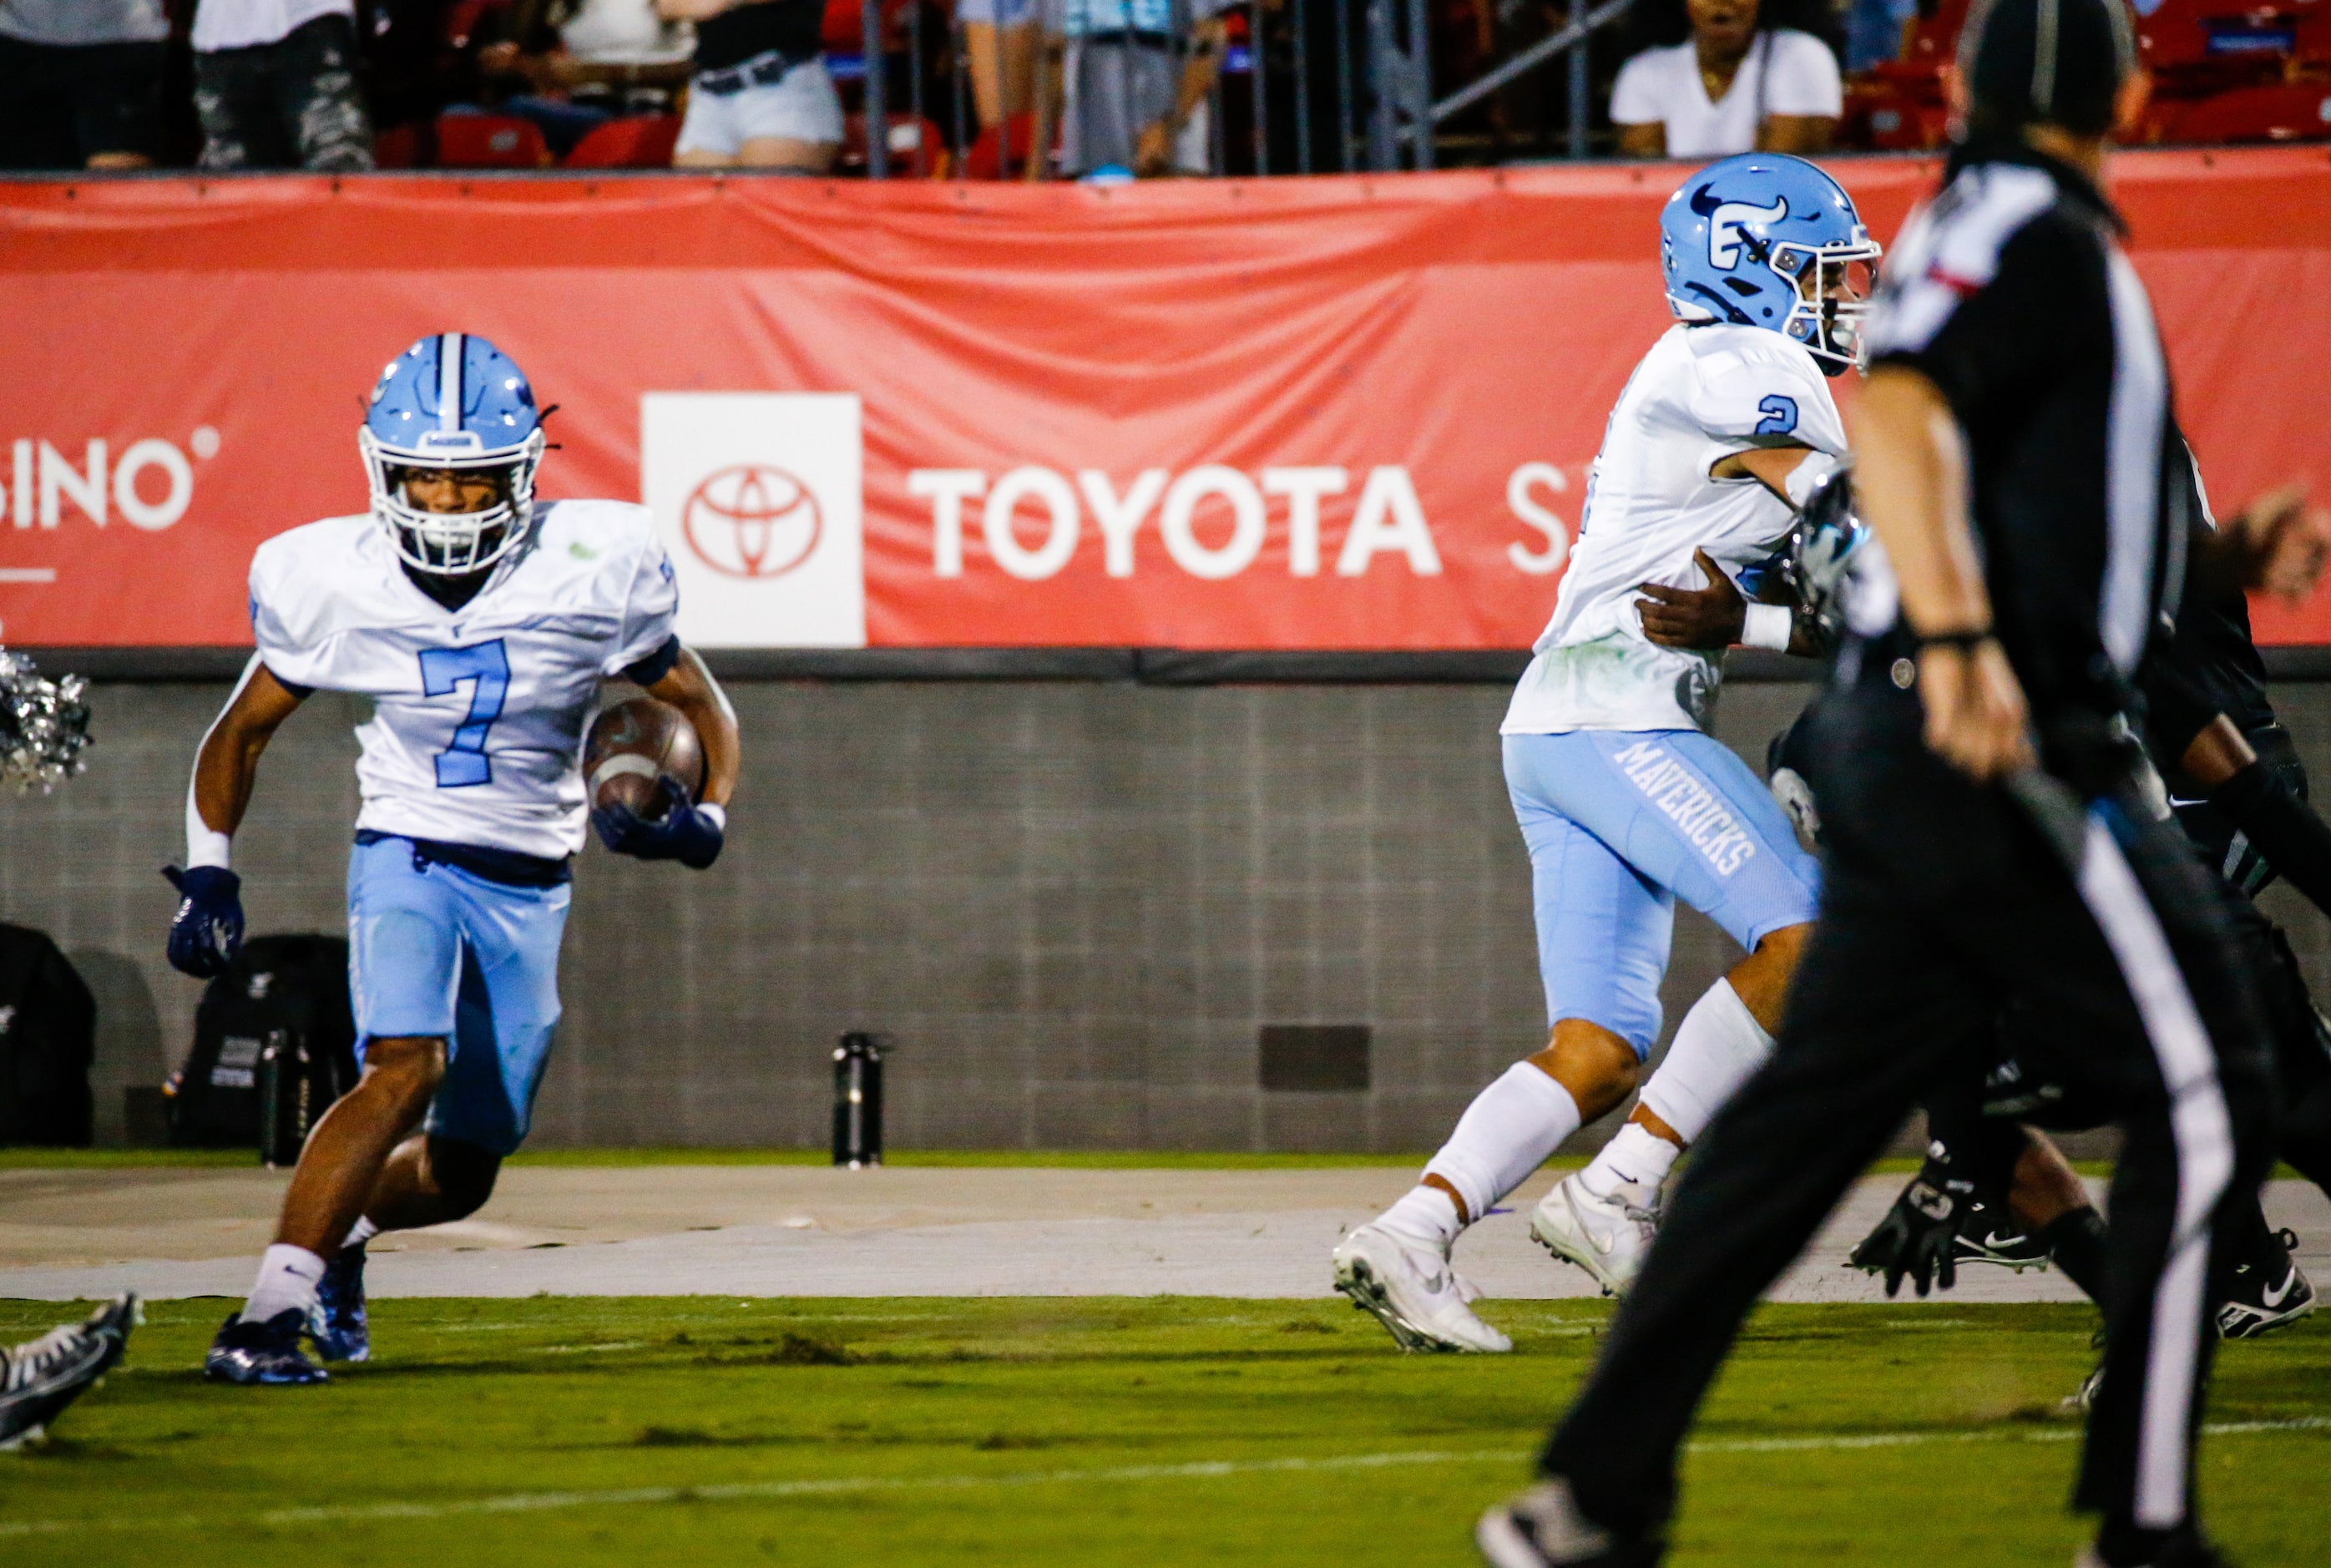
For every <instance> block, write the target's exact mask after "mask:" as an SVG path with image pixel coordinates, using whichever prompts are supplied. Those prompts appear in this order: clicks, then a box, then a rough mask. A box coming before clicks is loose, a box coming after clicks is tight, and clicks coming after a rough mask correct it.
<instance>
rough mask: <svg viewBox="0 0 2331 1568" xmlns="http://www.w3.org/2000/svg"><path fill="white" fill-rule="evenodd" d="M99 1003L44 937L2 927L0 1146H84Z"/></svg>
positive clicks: (28, 930) (21, 928)
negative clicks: (90, 1072)
mask: <svg viewBox="0 0 2331 1568" xmlns="http://www.w3.org/2000/svg"><path fill="white" fill-rule="evenodd" d="M96 1058H97V1003H96V1000H95V999H94V998H92V997H91V996H90V993H89V987H88V986H87V985H85V984H82V983H81V975H80V974H79V973H78V972H76V971H75V970H74V968H73V966H72V965H71V963H70V962H69V961H67V959H66V957H65V955H63V954H62V952H60V951H58V949H57V945H56V944H55V943H54V942H52V941H51V940H49V937H48V935H47V933H45V932H41V931H35V930H33V929H32V928H30V927H24V926H0V1144H64V1145H75V1146H80V1145H87V1144H88V1142H89V1141H90V1093H89V1069H90V1063H91V1062H92V1061H94V1060H96Z"/></svg>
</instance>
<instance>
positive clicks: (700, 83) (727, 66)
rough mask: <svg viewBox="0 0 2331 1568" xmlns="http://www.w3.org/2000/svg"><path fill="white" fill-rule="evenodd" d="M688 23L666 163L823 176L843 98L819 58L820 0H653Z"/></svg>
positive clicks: (835, 142)
mask: <svg viewBox="0 0 2331 1568" xmlns="http://www.w3.org/2000/svg"><path fill="white" fill-rule="evenodd" d="M655 5H656V14H658V15H660V16H661V17H663V19H664V20H666V21H667V22H693V23H695V24H696V74H695V75H694V77H692V78H691V79H690V82H689V90H688V118H687V119H684V120H682V121H681V122H680V146H679V147H678V148H676V149H675V150H674V152H673V155H672V160H671V161H672V162H673V163H674V164H676V165H678V166H680V167H683V168H721V167H735V168H761V169H769V170H772V171H774V172H777V173H784V174H800V175H822V174H823V173H825V172H826V171H827V170H828V169H830V168H832V167H833V159H834V155H835V154H837V153H839V152H840V151H841V150H842V99H841V97H840V95H839V94H837V93H836V92H835V91H834V90H833V78H832V77H831V76H828V75H827V74H826V71H825V61H824V59H823V53H824V48H825V45H824V43H823V32H824V27H825V5H824V0H655Z"/></svg>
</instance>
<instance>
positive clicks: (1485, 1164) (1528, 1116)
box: [1424, 1061, 1579, 1221]
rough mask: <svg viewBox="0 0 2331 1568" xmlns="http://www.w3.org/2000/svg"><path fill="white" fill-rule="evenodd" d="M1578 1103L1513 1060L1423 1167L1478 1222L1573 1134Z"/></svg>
mask: <svg viewBox="0 0 2331 1568" xmlns="http://www.w3.org/2000/svg"><path fill="white" fill-rule="evenodd" d="M1578 1119H1579V1118H1578V1102H1577V1101H1576V1100H1574V1099H1572V1098H1570V1091H1569V1090H1568V1089H1566V1088H1563V1087H1562V1086H1561V1085H1560V1084H1558V1083H1556V1082H1555V1081H1554V1079H1553V1078H1552V1077H1551V1076H1550V1075H1549V1074H1547V1073H1546V1071H1545V1069H1541V1068H1537V1067H1533V1066H1531V1065H1530V1064H1529V1063H1528V1062H1526V1061H1518V1062H1516V1063H1514V1065H1513V1066H1511V1067H1509V1068H1508V1069H1506V1070H1505V1073H1504V1075H1503V1076H1502V1077H1500V1078H1499V1079H1498V1080H1497V1081H1496V1082H1495V1083H1493V1084H1491V1085H1490V1086H1489V1088H1485V1089H1483V1090H1482V1091H1481V1092H1480V1093H1479V1094H1478V1095H1476V1096H1474V1097H1473V1103H1472V1104H1471V1105H1470V1106H1467V1107H1465V1114H1464V1115H1463V1116H1461V1117H1458V1118H1457V1130H1456V1131H1455V1132H1453V1133H1451V1134H1450V1135H1449V1141H1448V1142H1447V1143H1445V1144H1443V1145H1441V1152H1440V1153H1439V1154H1437V1155H1433V1156H1432V1162H1431V1163H1430V1164H1427V1165H1426V1166H1425V1167H1424V1174H1426V1175H1428V1176H1438V1177H1440V1178H1441V1180H1442V1181H1444V1182H1446V1183H1449V1184H1450V1185H1451V1186H1452V1187H1454V1188H1456V1189H1457V1193H1458V1195H1459V1196H1460V1197H1461V1198H1463V1199H1464V1200H1465V1216H1466V1218H1467V1219H1468V1220H1469V1221H1470V1220H1479V1218H1481V1216H1482V1215H1484V1214H1487V1213H1488V1212H1489V1210H1490V1208H1491V1207H1492V1206H1493V1205H1495V1204H1496V1202H1497V1201H1498V1199H1500V1198H1502V1197H1504V1196H1505V1195H1506V1194H1507V1193H1510V1192H1512V1191H1513V1190H1514V1189H1515V1188H1516V1187H1518V1186H1520V1185H1521V1184H1522V1183H1523V1182H1525V1181H1527V1179H1528V1178H1529V1174H1530V1173H1531V1172H1532V1171H1535V1170H1537V1168H1538V1167H1539V1166H1540V1165H1542V1164H1546V1156H1547V1155H1550V1154H1552V1153H1554V1151H1555V1147H1556V1145H1559V1144H1560V1143H1561V1142H1562V1140H1563V1139H1565V1138H1566V1137H1568V1136H1570V1135H1571V1134H1573V1133H1575V1132H1576V1131H1577V1130H1578Z"/></svg>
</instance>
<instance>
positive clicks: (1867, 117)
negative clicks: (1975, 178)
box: [1838, 72, 1950, 152]
mask: <svg viewBox="0 0 2331 1568" xmlns="http://www.w3.org/2000/svg"><path fill="white" fill-rule="evenodd" d="M1949 127H1950V111H1949V110H1948V109H1946V108H1945V106H1944V104H1943V99H1942V79H1941V77H1940V76H1936V77H1934V78H1932V79H1931V80H1910V81H1906V80H1898V79H1893V78H1889V77H1883V76H1879V75H1878V74H1877V73H1875V72H1872V73H1870V76H1869V77H1867V78H1865V79H1863V80H1860V81H1851V82H1849V83H1847V85H1846V91H1845V113H1844V116H1843V117H1842V124H1841V126H1840V128H1839V135H1838V141H1839V145H1840V146H1841V147H1867V148H1870V150H1872V151H1875V152H1928V151H1931V150H1933V149H1934V148H1936V147H1940V146H1942V145H1943V143H1944V141H1945V140H1946V138H1948V136H1949Z"/></svg>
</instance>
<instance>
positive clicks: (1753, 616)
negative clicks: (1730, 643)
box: [1740, 604, 1797, 653]
mask: <svg viewBox="0 0 2331 1568" xmlns="http://www.w3.org/2000/svg"><path fill="white" fill-rule="evenodd" d="M1796 627H1797V617H1796V612H1794V611H1793V610H1791V609H1790V608H1789V607H1788V606H1787V605H1786V604H1750V605H1748V606H1746V608H1745V609H1744V611H1743V612H1742V613H1741V620H1740V645H1741V646H1742V647H1743V648H1770V649H1772V650H1773V651H1774V652H1777V653H1786V652H1787V651H1789V636H1790V634H1791V633H1792V632H1794V631H1795V630H1796Z"/></svg>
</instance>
